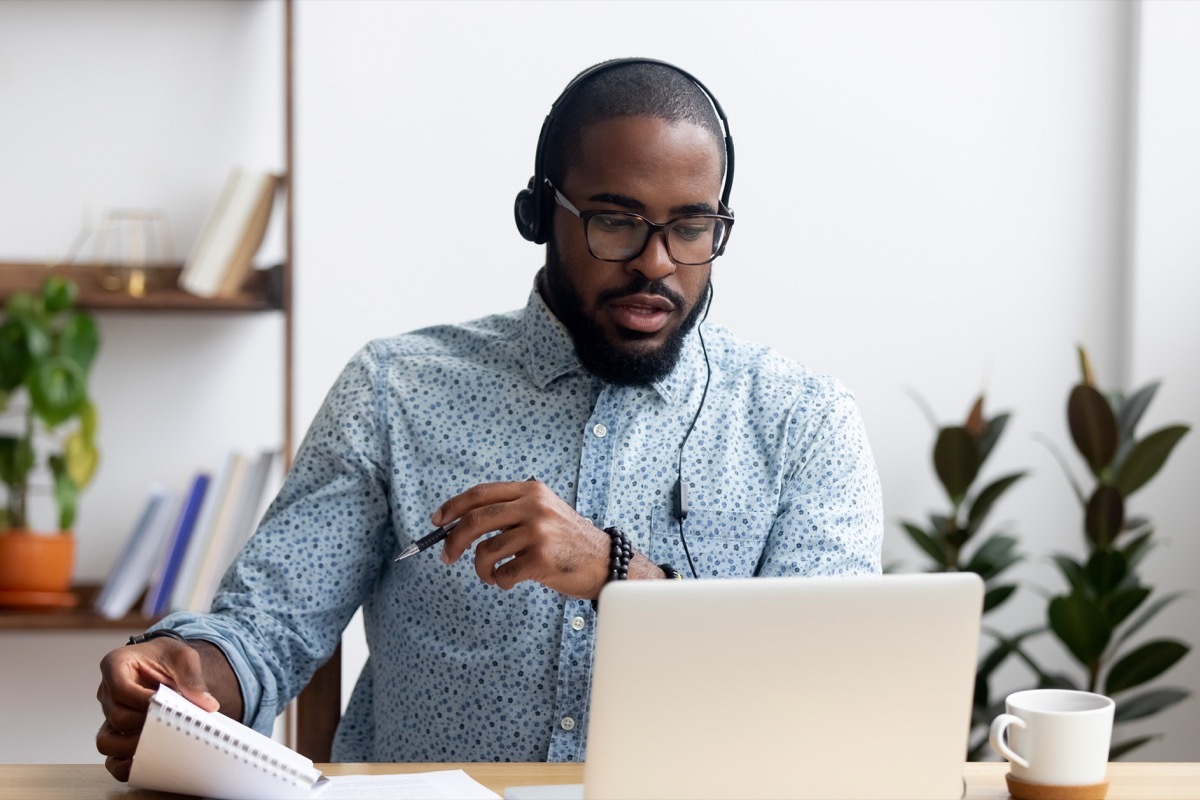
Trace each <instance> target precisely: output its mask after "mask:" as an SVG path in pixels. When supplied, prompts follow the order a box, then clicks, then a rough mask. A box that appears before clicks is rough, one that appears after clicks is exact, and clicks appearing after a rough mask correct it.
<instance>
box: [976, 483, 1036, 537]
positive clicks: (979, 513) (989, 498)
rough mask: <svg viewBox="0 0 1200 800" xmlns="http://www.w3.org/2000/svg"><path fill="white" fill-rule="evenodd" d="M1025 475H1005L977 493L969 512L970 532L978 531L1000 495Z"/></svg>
mask: <svg viewBox="0 0 1200 800" xmlns="http://www.w3.org/2000/svg"><path fill="white" fill-rule="evenodd" d="M1025 475H1026V473H1025V472H1014V473H1013V474H1012V475H1005V476H1004V477H1003V478H998V479H996V480H994V481H992V482H991V483H989V484H988V485H987V486H985V487H984V489H983V491H981V492H980V493H979V494H978V495H976V497H975V501H974V502H973V503H971V510H970V511H969V512H968V513H967V531H968V532H969V533H974V532H975V531H977V530H978V529H979V527H980V526H981V525H983V520H984V518H985V517H987V514H988V512H989V511H991V510H992V506H993V505H994V504H995V502H996V501H997V500H999V499H1000V495H1002V494H1004V492H1006V491H1007V490H1008V488H1009V487H1010V486H1012V485H1013V484H1014V483H1016V482H1017V481H1019V480H1021V478H1023V477H1025Z"/></svg>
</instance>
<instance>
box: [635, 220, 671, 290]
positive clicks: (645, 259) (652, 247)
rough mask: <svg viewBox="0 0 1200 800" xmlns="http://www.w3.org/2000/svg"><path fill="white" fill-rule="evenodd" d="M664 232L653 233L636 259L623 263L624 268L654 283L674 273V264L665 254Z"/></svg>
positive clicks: (666, 253) (665, 239) (665, 240)
mask: <svg viewBox="0 0 1200 800" xmlns="http://www.w3.org/2000/svg"><path fill="white" fill-rule="evenodd" d="M666 236H667V234H666V231H655V232H654V233H652V234H650V239H649V241H647V242H646V246H645V248H643V249H642V252H641V253H640V254H639V255H638V257H637V258H633V259H630V260H629V261H626V262H625V268H626V269H629V270H633V271H634V272H638V273H640V274H641V275H642V276H644V277H645V278H646V280H650V281H656V280H659V279H660V278H665V277H667V276H668V275H673V274H674V273H675V269H676V264H675V262H674V261H672V260H671V255H670V253H668V252H667V238H666Z"/></svg>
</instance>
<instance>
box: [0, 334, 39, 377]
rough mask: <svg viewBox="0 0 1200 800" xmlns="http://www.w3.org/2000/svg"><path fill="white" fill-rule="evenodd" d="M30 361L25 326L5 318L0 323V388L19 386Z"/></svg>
mask: <svg viewBox="0 0 1200 800" xmlns="http://www.w3.org/2000/svg"><path fill="white" fill-rule="evenodd" d="M32 363H33V357H32V356H31V355H30V353H29V342H28V338H27V337H26V335H25V326H24V325H23V324H21V322H20V321H19V320H16V319H12V318H9V319H7V320H5V321H4V324H2V325H0V388H2V389H4V390H5V391H12V390H13V389H15V388H17V387H18V386H20V385H21V381H23V380H24V379H25V373H26V372H28V371H29V365H30V364H32Z"/></svg>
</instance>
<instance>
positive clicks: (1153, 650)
mask: <svg viewBox="0 0 1200 800" xmlns="http://www.w3.org/2000/svg"><path fill="white" fill-rule="evenodd" d="M1190 649H1191V648H1189V647H1188V646H1187V645H1185V644H1184V643H1183V642H1180V641H1177V640H1175V639H1155V640H1154V641H1152V642H1146V644H1144V645H1142V646H1141V647H1139V648H1137V649H1136V650H1134V651H1133V652H1131V653H1129V654H1127V655H1125V656H1124V657H1122V658H1121V659H1120V660H1119V661H1117V663H1115V664H1113V665H1112V669H1111V670H1109V672H1108V677H1107V678H1106V679H1105V680H1104V693H1105V694H1107V695H1114V694H1117V693H1119V692H1123V691H1125V690H1126V689H1132V688H1133V687H1134V686H1141V685H1142V684H1143V683H1146V682H1147V681H1152V680H1154V679H1155V678H1157V677H1158V676H1159V675H1161V674H1163V673H1164V672H1166V671H1167V670H1168V669H1170V668H1171V667H1173V666H1174V665H1175V662H1177V661H1178V660H1179V659H1181V658H1183V657H1184V656H1185V655H1187V652H1188V650H1190Z"/></svg>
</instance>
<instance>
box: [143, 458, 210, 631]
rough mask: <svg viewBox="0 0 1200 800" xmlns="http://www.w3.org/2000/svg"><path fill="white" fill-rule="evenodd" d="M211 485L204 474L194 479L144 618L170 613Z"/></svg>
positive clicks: (153, 583)
mask: <svg viewBox="0 0 1200 800" xmlns="http://www.w3.org/2000/svg"><path fill="white" fill-rule="evenodd" d="M208 484H209V476H208V475H207V474H205V473H203V472H202V473H200V474H198V475H196V477H195V478H193V479H192V485H191V487H190V488H189V489H188V492H187V495H186V496H185V497H184V499H183V502H182V503H181V504H180V507H179V513H178V514H176V516H175V523H174V525H173V526H172V528H171V534H170V536H169V537H168V538H167V542H168V543H169V544H168V545H167V546H166V547H165V548H164V550H163V558H161V559H160V563H159V567H158V569H157V570H156V571H155V575H154V580H153V581H151V582H150V588H149V589H148V590H147V591H146V598H145V600H143V602H142V614H143V615H144V616H147V617H157V616H159V615H160V614H163V613H165V612H166V611H167V607H168V601H169V600H170V597H171V590H172V588H173V587H174V585H175V581H176V579H177V578H178V577H179V569H180V567H181V566H182V564H183V558H184V555H185V554H186V552H187V547H188V543H189V542H190V541H191V538H192V532H193V531H194V530H195V528H196V519H197V517H199V515H200V507H201V505H202V504H203V502H204V495H205V493H206V492H207V491H208Z"/></svg>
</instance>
